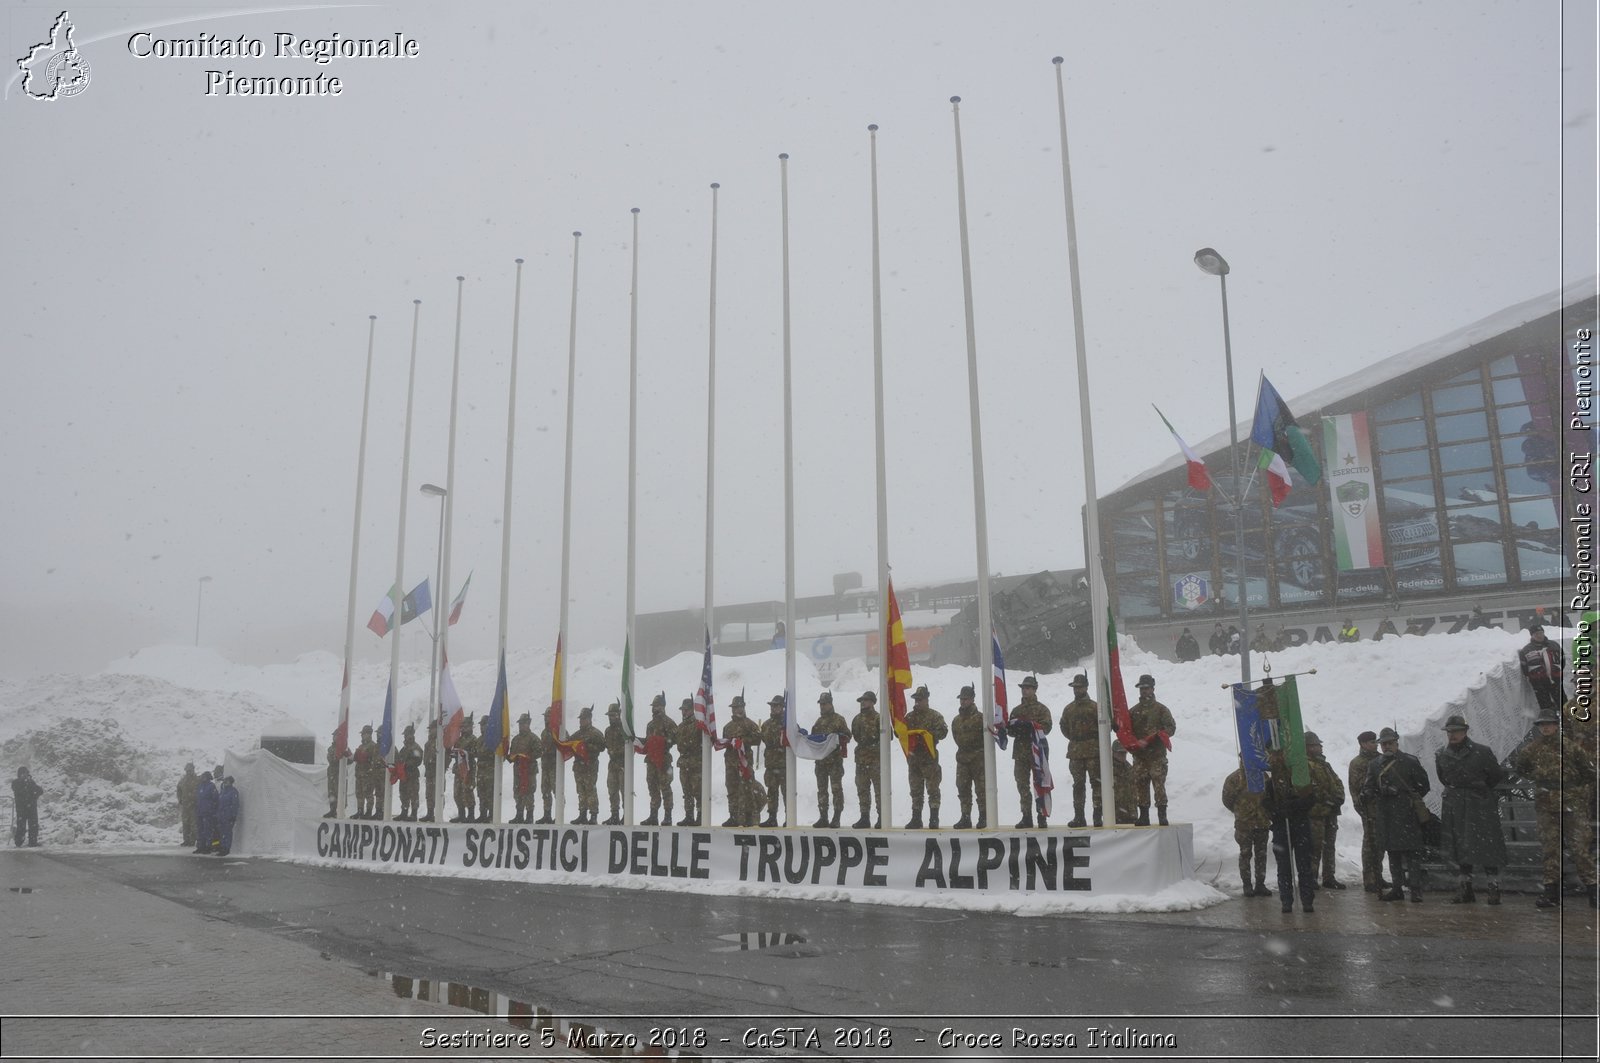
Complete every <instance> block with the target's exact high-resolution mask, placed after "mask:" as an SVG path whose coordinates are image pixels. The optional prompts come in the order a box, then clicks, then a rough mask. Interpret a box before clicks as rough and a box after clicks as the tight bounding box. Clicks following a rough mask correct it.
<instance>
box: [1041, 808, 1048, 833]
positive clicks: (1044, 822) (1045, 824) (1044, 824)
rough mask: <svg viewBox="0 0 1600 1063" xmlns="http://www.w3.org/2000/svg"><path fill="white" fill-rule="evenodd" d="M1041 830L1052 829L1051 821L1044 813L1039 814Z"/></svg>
mask: <svg viewBox="0 0 1600 1063" xmlns="http://www.w3.org/2000/svg"><path fill="white" fill-rule="evenodd" d="M1039 829H1040V830H1049V829H1050V819H1049V817H1048V816H1046V815H1045V814H1044V813H1043V812H1040V813H1039Z"/></svg>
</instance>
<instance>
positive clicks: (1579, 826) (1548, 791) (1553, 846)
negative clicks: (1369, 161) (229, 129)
mask: <svg viewBox="0 0 1600 1063" xmlns="http://www.w3.org/2000/svg"><path fill="white" fill-rule="evenodd" d="M1534 722H1535V723H1537V724H1538V725H1539V737H1538V738H1535V739H1534V740H1533V741H1531V742H1529V743H1528V744H1527V745H1525V746H1523V747H1522V749H1521V750H1519V751H1518V752H1517V753H1516V754H1514V755H1513V757H1512V761H1511V766H1512V767H1513V768H1515V769H1516V770H1517V772H1518V773H1520V774H1522V775H1526V776H1527V777H1528V778H1530V779H1532V780H1533V785H1534V793H1533V813H1534V817H1535V820H1536V822H1537V823H1538V826H1539V848H1540V849H1542V850H1543V851H1544V893H1543V894H1542V895H1541V896H1540V897H1539V899H1538V900H1537V901H1535V902H1534V903H1535V904H1536V905H1538V906H1539V907H1540V908H1554V907H1557V906H1558V905H1560V904H1561V850H1562V846H1563V844H1565V846H1566V848H1567V850H1568V851H1569V852H1571V853H1572V863H1573V864H1574V866H1575V867H1576V869H1577V872H1578V881H1580V882H1582V883H1583V885H1584V887H1585V889H1587V891H1588V893H1589V906H1590V907H1591V908H1592V907H1594V906H1595V871H1594V856H1593V855H1592V854H1591V853H1590V852H1589V842H1590V839H1591V838H1592V837H1593V835H1591V834H1590V831H1589V788H1590V787H1591V786H1593V785H1594V761H1592V760H1590V759H1589V757H1588V755H1587V754H1586V753H1584V751H1583V747H1581V746H1579V745H1578V743H1576V742H1574V741H1572V739H1570V738H1566V737H1564V736H1563V735H1562V734H1561V733H1560V728H1561V718H1560V717H1559V716H1557V715H1556V714H1555V713H1554V712H1550V711H1548V710H1547V711H1546V712H1544V713H1542V714H1541V715H1540V716H1539V718H1538V719H1537V720H1536V721H1534ZM13 785H15V784H13Z"/></svg>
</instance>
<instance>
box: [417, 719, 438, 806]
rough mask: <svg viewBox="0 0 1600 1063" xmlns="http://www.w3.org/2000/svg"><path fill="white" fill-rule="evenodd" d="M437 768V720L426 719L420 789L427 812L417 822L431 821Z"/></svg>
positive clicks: (434, 801)
mask: <svg viewBox="0 0 1600 1063" xmlns="http://www.w3.org/2000/svg"><path fill="white" fill-rule="evenodd" d="M438 770H439V721H438V720H430V721H428V741H427V742H425V743H424V744H423V746H422V789H423V792H424V793H425V794H426V795H427V797H428V814H427V815H426V816H423V817H422V818H421V820H419V822H421V823H432V822H433V815H434V812H433V809H434V805H435V803H436V802H437V800H438V799H437V798H436V797H435V795H434V792H433V773H434V772H435V771H438Z"/></svg>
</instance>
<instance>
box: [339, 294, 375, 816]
mask: <svg viewBox="0 0 1600 1063" xmlns="http://www.w3.org/2000/svg"><path fill="white" fill-rule="evenodd" d="M377 332H378V315H376V314H368V315H367V376H366V383H365V384H363V385H362V388H361V442H360V443H359V444H358V445H357V447H356V515H355V522H354V526H353V528H352V530H351V532H350V599H349V604H348V606H347V608H346V610H345V624H344V679H343V681H342V683H341V686H340V688H339V726H338V728H337V729H336V730H335V732H334V742H333V745H334V756H335V759H338V758H341V757H343V756H344V754H345V753H346V752H347V751H348V750H349V745H350V666H351V663H352V661H353V660H354V657H355V649H356V571H357V568H358V567H359V564H360V561H361V496H362V489H363V485H364V482H365V479H366V470H367V411H368V409H369V408H370V406H371V403H372V347H373V341H374V340H375V338H376V336H377ZM345 776H346V772H345V771H344V765H343V764H340V765H339V767H338V769H337V770H336V774H335V780H336V781H335V782H334V786H333V794H334V803H333V808H334V812H335V815H336V816H337V818H339V819H343V818H344V813H345V796H344V792H345V785H344V784H345Z"/></svg>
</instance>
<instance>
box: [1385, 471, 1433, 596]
mask: <svg viewBox="0 0 1600 1063" xmlns="http://www.w3.org/2000/svg"><path fill="white" fill-rule="evenodd" d="M1380 493H1381V494H1382V496H1383V509H1382V517H1381V519H1382V524H1383V549H1384V556H1385V558H1386V559H1387V561H1388V563H1389V567H1390V568H1391V569H1393V571H1394V581H1395V587H1396V589H1397V590H1399V591H1400V592H1402V593H1404V592H1407V591H1410V592H1417V591H1436V590H1442V589H1443V588H1444V570H1443V567H1442V566H1441V564H1440V560H1439V550H1440V535H1439V510H1438V503H1437V502H1436V500H1435V499H1434V496H1433V480H1432V479H1431V478H1428V479H1416V480H1391V479H1389V478H1388V477H1387V476H1386V477H1385V478H1384V482H1383V485H1382V489H1381V491H1380Z"/></svg>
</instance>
